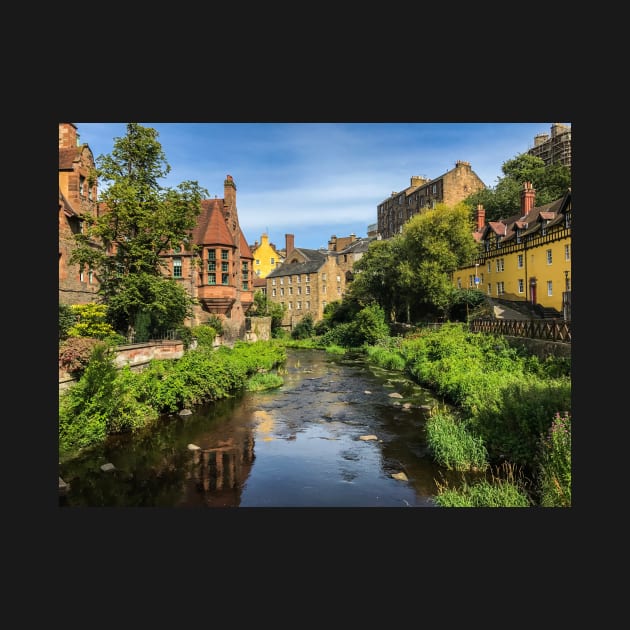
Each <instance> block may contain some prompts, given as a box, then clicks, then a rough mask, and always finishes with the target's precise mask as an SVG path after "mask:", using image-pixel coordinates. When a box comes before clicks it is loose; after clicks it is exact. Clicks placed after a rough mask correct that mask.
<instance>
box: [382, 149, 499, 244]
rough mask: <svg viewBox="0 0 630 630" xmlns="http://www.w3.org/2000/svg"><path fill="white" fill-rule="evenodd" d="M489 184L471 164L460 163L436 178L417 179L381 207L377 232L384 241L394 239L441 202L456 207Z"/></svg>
mask: <svg viewBox="0 0 630 630" xmlns="http://www.w3.org/2000/svg"><path fill="white" fill-rule="evenodd" d="M485 187H486V185H485V184H484V183H483V182H482V181H481V179H480V178H479V176H478V175H477V174H476V173H475V172H474V171H473V170H472V168H471V166H470V162H463V161H462V160H458V161H457V162H456V163H455V168H454V169H451V170H450V171H447V172H446V173H444V174H443V175H440V176H439V177H436V178H435V179H426V178H424V177H419V176H413V177H412V178H411V185H410V186H409V187H407V188H405V189H404V190H403V191H401V192H392V194H391V195H390V197H389V198H387V199H385V200H384V201H383V202H381V203H379V204H378V206H377V225H378V227H377V231H378V234H379V236H380V238H391V237H392V236H394V235H395V234H399V233H400V232H401V231H402V226H403V225H404V224H405V223H406V222H407V221H408V220H409V219H411V217H413V216H415V215H416V214H418V213H420V212H424V211H426V210H429V209H431V208H435V206H436V205H437V204H438V203H444V204H446V205H448V206H454V205H456V204H457V203H459V202H460V201H463V200H464V199H466V197H468V196H469V195H472V194H473V193H475V192H477V191H479V190H483V189H484V188H485Z"/></svg>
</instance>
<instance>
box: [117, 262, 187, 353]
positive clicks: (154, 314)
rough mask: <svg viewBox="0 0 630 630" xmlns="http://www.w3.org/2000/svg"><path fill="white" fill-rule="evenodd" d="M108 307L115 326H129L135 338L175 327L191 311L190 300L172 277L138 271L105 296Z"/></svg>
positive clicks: (148, 337)
mask: <svg viewBox="0 0 630 630" xmlns="http://www.w3.org/2000/svg"><path fill="white" fill-rule="evenodd" d="M108 307H109V308H108V313H109V318H110V321H111V322H112V324H113V325H114V327H115V328H116V330H119V331H122V332H125V333H127V332H128V331H131V330H133V331H134V336H135V339H136V340H137V341H146V340H147V339H150V338H152V337H155V338H158V337H159V336H160V335H161V334H163V333H164V332H166V331H167V330H172V329H177V328H179V327H180V326H181V325H182V323H183V321H184V319H185V318H186V317H189V316H190V314H191V312H192V311H191V307H192V300H191V298H190V296H189V295H188V293H186V289H185V288H184V287H183V286H182V285H181V284H179V283H178V282H177V281H176V280H173V279H172V278H165V277H162V276H156V275H153V274H150V273H145V272H138V273H135V274H133V275H130V276H128V277H127V278H126V279H125V281H124V283H121V284H120V285H119V287H118V291H117V293H116V294H115V295H110V296H109V304H108Z"/></svg>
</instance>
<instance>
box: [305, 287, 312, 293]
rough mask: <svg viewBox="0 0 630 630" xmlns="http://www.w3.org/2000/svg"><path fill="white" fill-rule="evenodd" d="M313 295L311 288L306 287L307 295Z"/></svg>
mask: <svg viewBox="0 0 630 630" xmlns="http://www.w3.org/2000/svg"><path fill="white" fill-rule="evenodd" d="M310 294H311V287H306V295H310Z"/></svg>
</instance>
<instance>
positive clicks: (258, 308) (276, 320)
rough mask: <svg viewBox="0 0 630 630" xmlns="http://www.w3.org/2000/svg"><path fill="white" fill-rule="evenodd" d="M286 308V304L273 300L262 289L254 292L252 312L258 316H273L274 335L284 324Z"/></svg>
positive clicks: (272, 331)
mask: <svg viewBox="0 0 630 630" xmlns="http://www.w3.org/2000/svg"><path fill="white" fill-rule="evenodd" d="M286 310H287V307H286V306H285V305H284V304H278V303H276V302H272V301H271V300H270V299H269V298H268V297H267V295H266V294H265V293H263V292H262V291H255V292H254V304H253V305H252V307H251V310H250V312H251V314H252V315H256V316H258V317H271V333H272V335H273V334H274V332H276V331H277V330H278V329H279V328H280V327H281V326H282V320H283V318H284V314H285V313H286Z"/></svg>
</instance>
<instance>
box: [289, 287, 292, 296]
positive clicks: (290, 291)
mask: <svg viewBox="0 0 630 630" xmlns="http://www.w3.org/2000/svg"><path fill="white" fill-rule="evenodd" d="M289 295H293V287H289Z"/></svg>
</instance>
